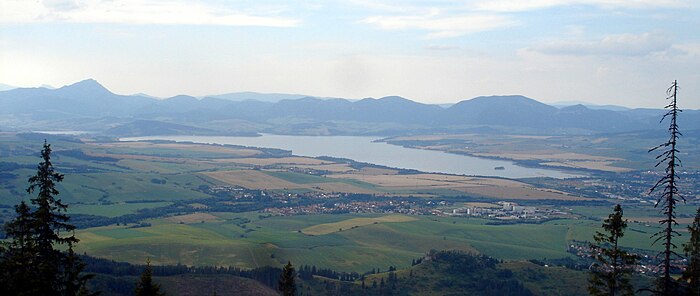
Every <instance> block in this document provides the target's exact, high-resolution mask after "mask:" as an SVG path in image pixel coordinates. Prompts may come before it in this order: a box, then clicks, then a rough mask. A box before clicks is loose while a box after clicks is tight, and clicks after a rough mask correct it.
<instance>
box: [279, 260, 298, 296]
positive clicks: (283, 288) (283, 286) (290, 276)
mask: <svg viewBox="0 0 700 296" xmlns="http://www.w3.org/2000/svg"><path fill="white" fill-rule="evenodd" d="M295 276H296V272H294V266H292V262H291V261H287V265H285V266H284V268H283V269H282V275H280V279H279V282H278V284H277V290H279V291H280V293H282V295H284V296H294V295H296V293H297V287H296V284H295V283H294V277H295Z"/></svg>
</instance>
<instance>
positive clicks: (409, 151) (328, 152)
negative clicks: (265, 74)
mask: <svg viewBox="0 0 700 296" xmlns="http://www.w3.org/2000/svg"><path fill="white" fill-rule="evenodd" d="M377 139H378V138H376V137H356V136H285V135H271V134H263V135H262V136H261V137H226V136H148V137H132V138H121V139H120V140H121V141H141V140H169V141H177V142H193V143H206V144H229V145H241V146H252V147H264V148H277V149H284V150H291V151H292V153H293V154H294V155H301V156H311V157H318V156H331V157H338V158H348V159H352V160H355V161H359V162H367V163H372V164H377V165H382V166H388V167H394V168H403V169H413V170H419V171H423V172H431V173H446V174H456V175H478V176H496V177H504V178H516V179H517V178H530V177H552V178H572V177H577V176H578V175H575V174H569V173H566V172H562V171H558V170H551V169H542V168H527V167H522V166H518V165H515V164H514V163H513V162H510V161H504V160H495V159H488V158H479V157H473V156H466V155H457V154H450V153H445V152H441V151H431V150H422V149H413V148H405V147H401V146H396V145H391V144H387V143H384V142H374V141H375V140H377ZM496 167H498V168H499V169H497V170H496V169H494V168H496Z"/></svg>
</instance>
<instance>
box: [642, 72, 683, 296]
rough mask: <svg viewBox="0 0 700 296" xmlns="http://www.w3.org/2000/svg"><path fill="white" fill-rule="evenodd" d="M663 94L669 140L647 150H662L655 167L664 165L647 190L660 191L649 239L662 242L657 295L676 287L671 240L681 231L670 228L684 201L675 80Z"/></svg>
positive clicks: (672, 290)
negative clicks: (655, 226) (659, 227)
mask: <svg viewBox="0 0 700 296" xmlns="http://www.w3.org/2000/svg"><path fill="white" fill-rule="evenodd" d="M666 94H667V95H668V97H667V98H666V99H667V100H670V103H669V104H668V105H667V106H666V107H665V108H666V109H668V111H667V112H666V114H664V116H663V117H662V118H661V121H660V122H663V121H664V120H665V119H666V118H670V120H671V122H670V125H669V127H668V133H669V139H668V140H667V141H666V142H665V143H663V144H661V145H659V146H656V147H654V148H652V149H650V150H649V152H653V151H661V153H660V154H659V155H658V156H657V157H656V159H657V160H658V162H657V163H656V166H655V167H659V166H661V165H662V164H663V165H664V166H665V169H664V172H665V173H664V175H663V177H661V179H659V181H658V182H656V184H654V186H653V187H652V188H651V189H650V190H649V194H652V193H655V192H660V196H659V198H658V200H657V201H656V204H655V205H654V207H658V206H659V205H661V212H662V213H663V215H664V219H663V220H661V221H659V224H661V225H662V226H663V229H662V230H661V231H659V232H657V233H655V234H654V235H653V236H652V238H655V240H654V243H653V244H656V243H657V242H659V241H661V242H662V245H663V247H664V250H663V251H661V252H659V254H658V255H657V256H660V257H661V256H662V257H663V260H662V262H661V267H662V270H663V275H662V276H661V278H660V279H659V282H658V285H657V288H656V291H655V292H656V293H655V294H660V295H672V294H674V291H675V290H676V288H677V287H676V286H677V285H676V282H675V280H674V279H673V278H671V260H672V258H674V257H675V258H680V255H679V254H678V253H676V252H675V251H674V249H676V245H675V244H674V243H673V241H672V239H673V237H675V236H680V233H678V232H677V231H675V230H673V227H674V226H677V225H678V223H677V222H676V213H675V208H676V204H677V203H678V202H679V201H681V200H682V201H683V202H685V198H683V196H681V195H680V194H679V192H678V186H677V181H678V175H677V174H676V168H678V167H680V166H681V160H680V159H679V158H678V157H677V156H676V155H677V154H678V149H677V148H676V147H677V141H678V138H679V137H680V136H682V134H681V132H680V131H679V129H678V123H677V121H676V119H677V118H678V113H680V112H682V110H680V109H678V105H677V104H676V97H677V94H678V82H677V81H673V83H672V84H671V87H669V88H668V90H666Z"/></svg>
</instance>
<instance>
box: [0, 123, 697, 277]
mask: <svg viewBox="0 0 700 296" xmlns="http://www.w3.org/2000/svg"><path fill="white" fill-rule="evenodd" d="M528 139H529V138H528ZM50 141H51V143H52V147H53V148H54V158H53V160H54V165H55V167H56V168H57V169H58V170H59V171H60V172H62V173H65V174H66V178H65V181H64V182H62V183H60V184H59V186H58V189H59V191H60V197H61V198H62V199H63V200H64V201H65V202H67V203H68V204H70V207H69V213H70V214H71V215H95V216H100V217H110V218H119V217H122V216H125V215H133V214H137V213H140V212H141V211H145V210H153V211H155V210H158V209H161V208H168V207H173V206H177V207H187V211H184V210H183V211H182V213H179V212H178V211H180V210H178V209H177V208H175V209H171V211H169V212H167V213H165V214H163V216H152V215H151V216H148V217H149V218H148V219H146V220H143V221H140V222H142V223H130V224H128V225H124V224H111V225H107V226H101V227H91V228H83V229H80V230H79V231H78V232H77V233H76V235H77V236H78V237H79V238H80V240H81V241H80V243H79V244H78V246H77V250H78V251H79V252H81V253H82V252H86V253H88V254H90V255H93V256H98V257H104V258H109V259H114V260H120V261H122V260H123V261H128V262H132V263H144V262H145V261H146V259H147V258H150V259H151V260H152V261H153V263H154V264H178V263H179V264H187V265H216V266H225V265H232V266H238V267H243V268H254V267H260V266H268V265H271V266H280V265H282V264H284V263H286V262H287V261H288V260H290V261H292V262H295V263H298V264H306V265H316V266H319V267H325V268H332V269H335V270H337V271H355V272H366V271H369V270H372V269H381V270H386V269H387V268H388V266H396V267H399V268H404V267H408V266H410V264H411V261H412V260H413V259H416V258H420V257H422V256H423V255H424V254H425V253H426V252H428V251H430V250H431V249H436V250H442V249H457V250H465V251H473V252H479V253H484V254H487V255H490V256H493V257H495V258H499V259H504V260H527V259H544V258H550V259H552V258H563V257H570V256H572V255H571V254H569V253H567V252H566V249H567V245H568V244H569V243H570V242H572V241H574V240H576V241H590V240H591V239H592V236H593V234H594V233H595V231H596V230H599V229H600V223H601V219H602V218H604V217H606V216H607V214H609V212H610V207H609V206H604V205H602V204H605V202H604V201H602V200H599V199H593V198H589V197H585V196H578V195H574V194H570V193H568V192H564V191H558V190H553V189H547V188H540V187H537V186H534V185H531V184H528V183H524V182H522V181H518V180H508V179H502V178H486V177H471V176H456V175H446V174H427V173H417V172H403V171H401V170H398V169H392V168H385V167H378V166H373V165H370V164H358V163H353V162H351V161H345V160H329V159H319V158H310V157H297V156H292V155H290V154H289V153H288V152H285V151H281V150H271V149H257V148H251V147H237V146H221V145H204V144H184V143H183V144H174V143H170V142H148V143H143V142H112V141H95V140H89V139H84V141H82V142H81V141H76V140H75V139H64V138H52V139H50ZM38 147H39V145H38V144H36V143H34V140H33V139H27V138H23V137H22V136H19V135H10V134H2V135H0V152H1V153H3V154H2V160H1V161H0V164H1V165H2V166H3V174H2V175H0V178H1V179H0V196H2V199H0V206H3V207H4V208H3V209H2V210H1V211H0V214H1V215H0V216H2V218H3V219H8V217H11V208H10V207H11V206H12V205H14V204H16V203H17V202H18V201H19V200H22V199H25V200H26V199H27V198H28V195H27V194H26V193H25V192H24V189H25V188H26V179H27V177H28V176H30V175H31V174H33V172H34V168H35V167H36V163H37V161H38V157H37V156H36V151H39V149H38ZM221 186H228V187H229V188H246V189H250V190H269V191H270V192H275V193H285V192H294V193H309V194H311V195H312V196H313V195H315V194H316V195H320V196H323V194H329V193H364V194H372V195H373V198H376V200H382V199H383V198H392V197H396V196H412V197H413V198H418V199H419V200H421V199H422V200H425V201H426V202H428V201H435V200H436V199H437V200H439V199H440V198H445V197H453V198H456V200H455V204H460V205H462V204H466V205H471V206H484V207H494V206H496V207H498V205H495V204H494V203H495V202H497V201H501V200H512V201H517V202H536V203H538V206H539V205H542V206H546V205H551V204H557V203H563V204H569V203H572V204H573V206H571V207H570V209H567V207H563V209H565V210H567V211H570V212H571V215H570V216H571V219H559V220H552V221H547V222H544V223H540V224H510V225H487V224H490V222H493V220H486V219H478V218H469V217H445V216H427V215H410V216H409V215H398V214H379V213H374V214H370V213H366V214H357V213H356V214H350V213H346V214H333V215H331V214H312V215H296V216H275V215H271V214H268V213H261V212H257V211H252V212H235V213H234V212H223V211H220V210H219V211H217V209H216V208H210V207H209V206H208V205H206V204H204V203H206V202H204V201H206V200H209V199H214V198H222V196H215V195H214V193H212V192H211V191H208V190H207V189H208V188H214V187H221ZM223 198H225V197H223ZM227 202H230V203H231V204H245V202H241V201H235V200H231V201H227ZM586 202H595V205H593V206H591V205H587V206H577V204H578V203H586ZM601 203H602V204H601ZM557 207H558V208H562V206H557ZM625 214H626V216H627V217H632V218H634V220H635V221H638V222H631V224H630V231H628V233H627V234H626V235H625V237H624V239H623V241H622V245H623V246H626V247H633V248H639V249H657V248H658V246H651V245H650V242H651V241H650V239H649V236H650V235H651V234H653V233H654V232H656V231H657V230H658V227H657V224H656V223H654V220H653V219H655V218H657V217H658V211H657V210H654V209H653V206H652V205H632V204H629V206H628V207H627V208H626V213H625ZM679 214H681V215H682V216H679V217H680V218H681V219H684V220H682V221H681V222H687V221H686V220H687V218H688V217H690V216H692V215H693V214H694V207H692V206H687V207H681V208H680V209H679ZM679 230H682V229H681V228H679Z"/></svg>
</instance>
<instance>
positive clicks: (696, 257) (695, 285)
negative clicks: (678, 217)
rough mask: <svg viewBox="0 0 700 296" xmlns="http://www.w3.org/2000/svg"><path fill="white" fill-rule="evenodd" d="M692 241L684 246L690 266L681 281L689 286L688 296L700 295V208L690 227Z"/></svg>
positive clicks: (686, 268)
mask: <svg viewBox="0 0 700 296" xmlns="http://www.w3.org/2000/svg"><path fill="white" fill-rule="evenodd" d="M688 233H689V234H690V240H689V241H688V242H687V243H686V244H684V245H683V252H684V253H685V258H686V259H687V260H688V265H687V266H686V267H685V270H684V271H683V277H681V279H682V280H683V281H684V282H685V283H686V284H687V289H688V295H700V208H698V211H697V213H696V214H695V220H693V224H692V225H690V226H688Z"/></svg>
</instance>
